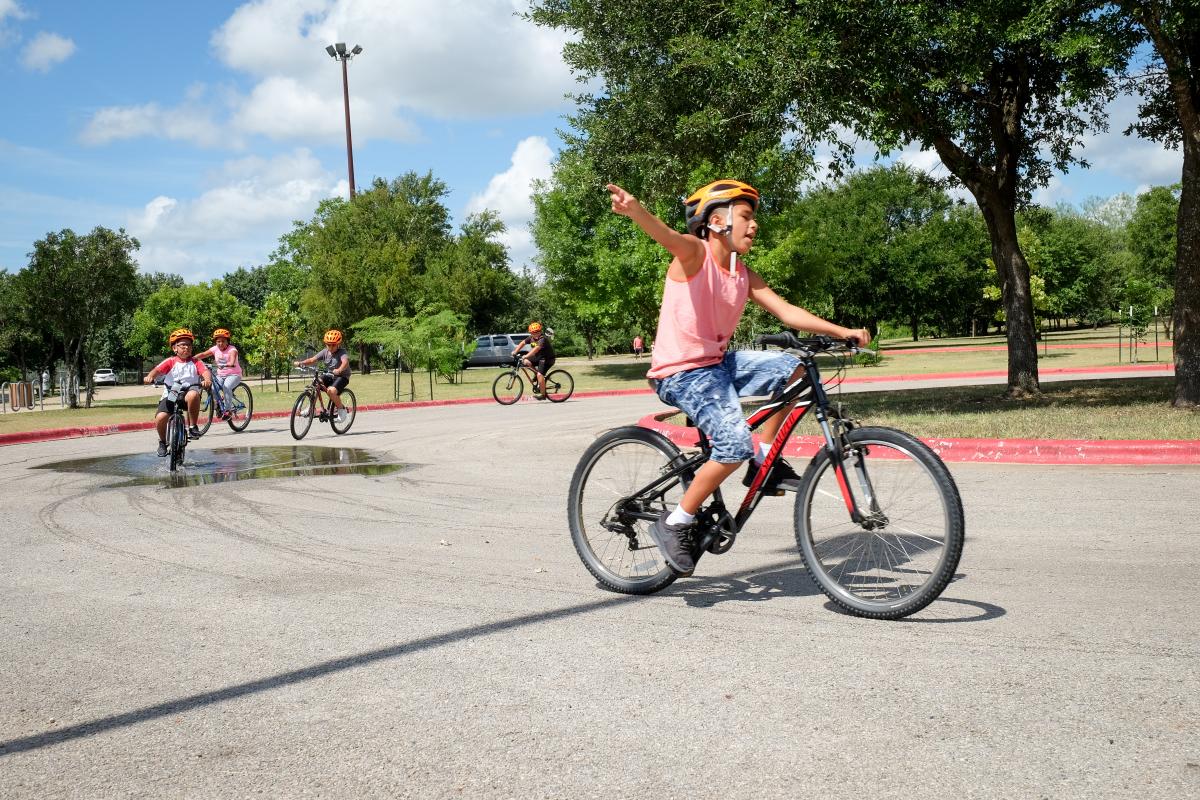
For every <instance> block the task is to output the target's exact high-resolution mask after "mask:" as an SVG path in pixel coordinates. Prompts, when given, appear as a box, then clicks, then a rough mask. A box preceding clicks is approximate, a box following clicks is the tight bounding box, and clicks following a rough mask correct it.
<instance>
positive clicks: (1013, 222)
mask: <svg viewBox="0 0 1200 800" xmlns="http://www.w3.org/2000/svg"><path fill="white" fill-rule="evenodd" d="M979 205H980V208H981V209H982V211H983V218H984V220H985V221H986V222H987V227H988V236H989V238H990V239H991V243H992V262H993V263H995V265H996V274H997V276H998V277H999V279H1000V287H1001V291H1002V293H1003V303H1004V317H1005V325H1004V329H1005V331H1006V335H1007V338H1008V396H1009V397H1013V398H1018V397H1027V396H1030V395H1034V396H1036V395H1039V394H1041V387H1040V386H1039V384H1038V361H1037V335H1036V333H1035V331H1034V325H1033V297H1032V296H1031V294H1030V291H1029V264H1028V262H1026V261H1025V254H1024V253H1022V252H1021V247H1020V245H1019V244H1017V219H1016V214H1015V213H1014V212H1013V210H1012V209H1011V208H1006V207H1003V206H1002V205H1001V204H998V203H986V204H985V203H983V202H981V203H980V204H979Z"/></svg>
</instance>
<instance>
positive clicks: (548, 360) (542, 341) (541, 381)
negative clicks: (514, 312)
mask: <svg viewBox="0 0 1200 800" xmlns="http://www.w3.org/2000/svg"><path fill="white" fill-rule="evenodd" d="M549 332H550V333H553V331H549ZM546 334H547V330H543V329H542V323H540V322H531V323H529V335H528V336H526V337H525V338H524V339H523V340H522V341H521V343H520V344H519V345H517V349H516V350H513V351H512V354H513V357H514V358H516V355H517V353H519V352H520V351H521V348H522V347H525V346H526V345H528V346H529V347H530V348H531V349H530V351H529V352H528V353H526V354H525V356H524V357H523V358H522V359H521V361H522V362H524V363H525V365H526V366H529V367H532V368H533V371H534V373H535V374H536V375H537V384H536V385H535V386H534V387H533V396H534V397H536V398H537V399H538V400H545V399H546V373H547V372H549V371H550V368H551V367H553V366H554V345H553V344H551V343H550V337H549V336H547V335H546Z"/></svg>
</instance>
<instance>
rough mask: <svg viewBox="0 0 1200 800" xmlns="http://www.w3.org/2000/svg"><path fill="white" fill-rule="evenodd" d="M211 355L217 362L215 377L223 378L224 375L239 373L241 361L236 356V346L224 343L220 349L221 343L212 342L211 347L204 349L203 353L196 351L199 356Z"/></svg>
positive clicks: (240, 371)
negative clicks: (223, 346)
mask: <svg viewBox="0 0 1200 800" xmlns="http://www.w3.org/2000/svg"><path fill="white" fill-rule="evenodd" d="M210 354H211V355H212V357H213V359H214V360H215V361H216V364H217V377H218V378H224V377H225V376H226V375H241V374H242V362H241V359H239V358H238V351H237V348H236V347H234V346H233V345H231V344H227V345H225V349H224V350H222V349H221V345H219V344H214V345H213V346H212V347H210V348H208V349H207V350H205V351H204V352H203V353H198V354H197V355H199V356H200V357H204V356H207V355H210Z"/></svg>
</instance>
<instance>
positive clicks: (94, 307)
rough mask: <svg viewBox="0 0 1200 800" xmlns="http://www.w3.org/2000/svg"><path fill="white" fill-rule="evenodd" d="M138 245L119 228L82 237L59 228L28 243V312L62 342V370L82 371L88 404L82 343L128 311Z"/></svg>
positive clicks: (89, 395) (88, 382)
mask: <svg viewBox="0 0 1200 800" xmlns="http://www.w3.org/2000/svg"><path fill="white" fill-rule="evenodd" d="M139 246H140V245H139V244H138V241H137V239H135V238H133V237H132V236H129V235H128V234H127V233H125V231H124V229H122V230H119V231H111V230H109V229H108V228H102V227H97V228H94V229H93V230H92V231H91V233H88V234H86V235H84V236H79V235H77V234H76V233H75V232H74V231H72V230H70V229H65V230H62V231H59V232H58V233H51V234H47V236H46V238H45V239H41V240H39V241H37V242H35V243H34V245H33V253H32V254H31V256H30V260H29V266H28V268H27V269H26V270H25V272H26V277H25V286H26V300H27V301H28V303H29V310H30V312H31V313H32V314H33V315H35V316H36V317H37V318H39V319H42V320H44V321H45V323H46V325H47V326H48V327H49V328H50V329H51V330H52V331H53V332H54V335H55V336H56V337H57V338H58V339H59V341H60V342H62V351H63V357H64V361H65V362H66V365H67V369H68V371H69V372H72V373H73V374H76V375H78V374H80V373H83V374H84V376H85V378H84V380H85V381H86V386H87V393H86V394H87V400H86V402H87V405H88V406H91V402H92V393H93V387H92V383H91V375H92V366H93V365H92V364H91V363H89V362H88V360H87V356H88V354H89V350H88V345H89V343H90V341H91V339H92V337H93V336H94V335H95V333H96V332H97V331H99V330H101V329H102V328H104V326H106V325H108V324H110V323H112V322H114V321H115V320H117V319H119V318H120V317H122V316H123V315H127V314H129V313H130V311H132V309H133V305H134V303H135V302H136V299H137V298H136V294H135V289H136V275H137V266H136V265H135V264H134V262H133V251H135V250H137V249H138V247H139ZM71 403H72V406H75V405H76V404H77V398H75V397H72V398H71Z"/></svg>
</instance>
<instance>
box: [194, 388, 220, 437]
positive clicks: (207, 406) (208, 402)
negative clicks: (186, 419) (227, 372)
mask: <svg viewBox="0 0 1200 800" xmlns="http://www.w3.org/2000/svg"><path fill="white" fill-rule="evenodd" d="M216 407H217V403H216V397H215V396H214V395H213V390H212V387H211V386H210V387H209V388H207V389H205V388H201V389H200V419H201V420H202V424H200V425H199V426H197V427H199V428H200V435H201V436H203V435H204V434H206V433H208V429H209V428H210V427H212V421H213V413H214V412H215V411H216Z"/></svg>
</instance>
